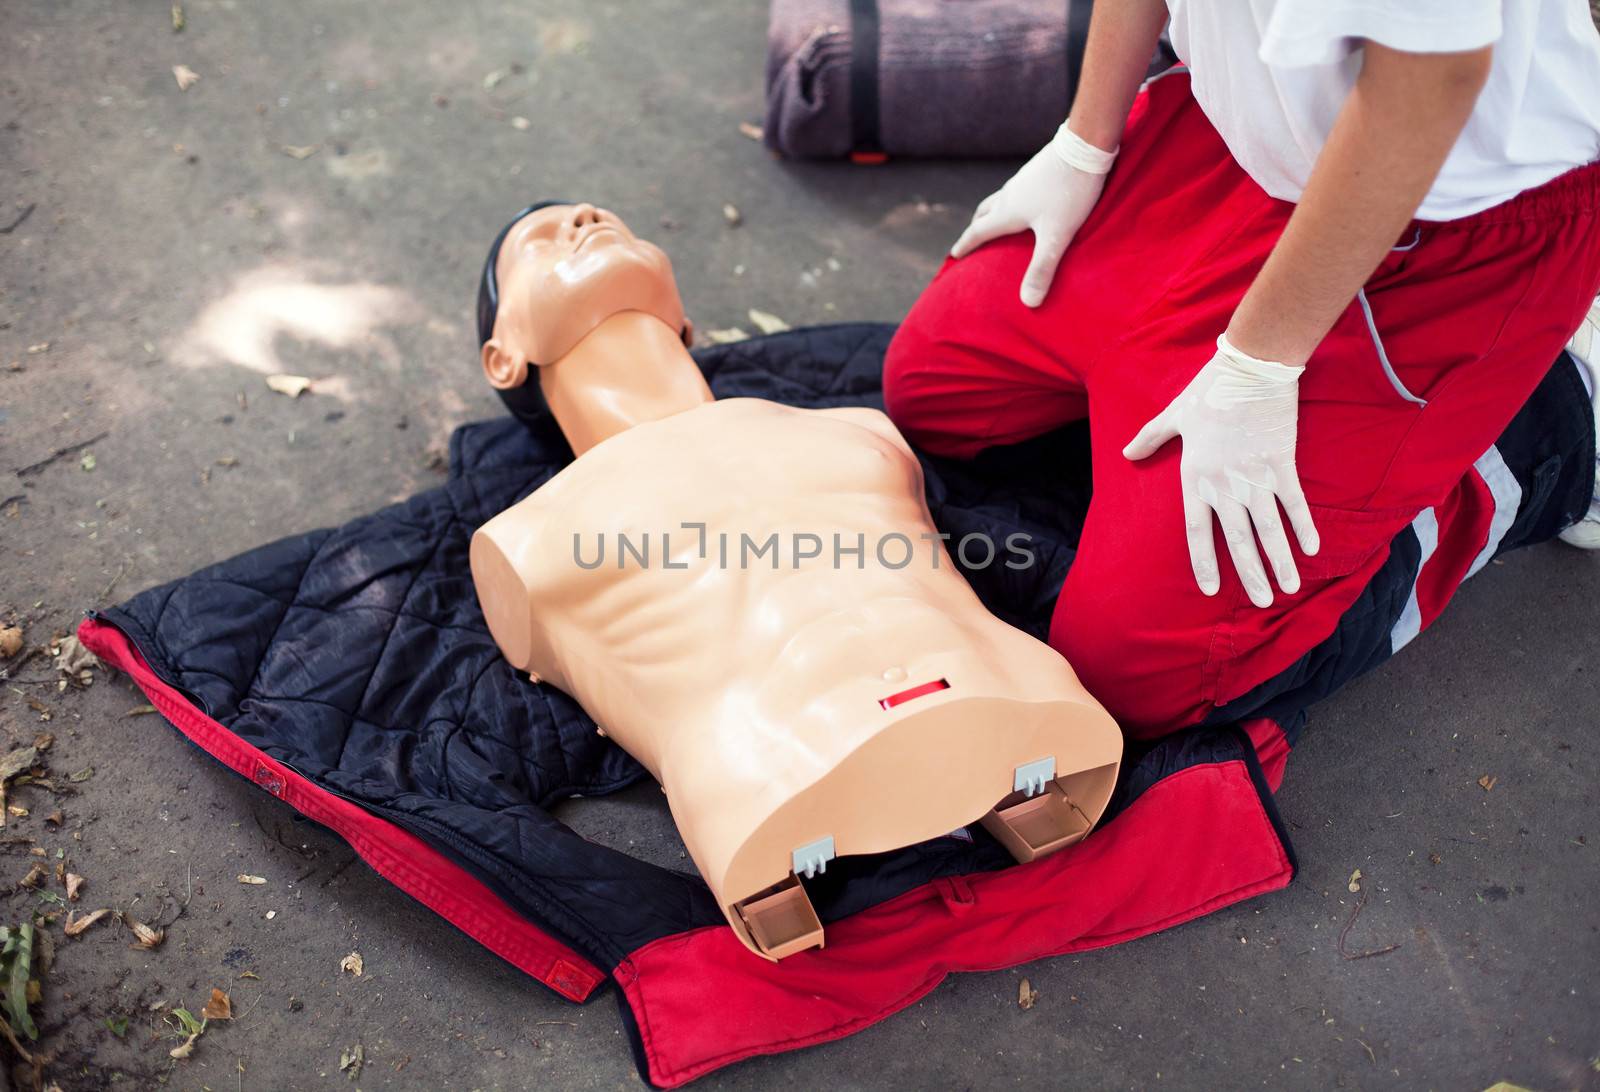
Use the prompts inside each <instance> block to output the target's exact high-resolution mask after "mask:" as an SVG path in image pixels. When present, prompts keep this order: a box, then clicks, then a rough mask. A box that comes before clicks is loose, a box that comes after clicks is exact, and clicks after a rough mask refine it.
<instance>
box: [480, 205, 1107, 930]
mask: <svg viewBox="0 0 1600 1092" xmlns="http://www.w3.org/2000/svg"><path fill="white" fill-rule="evenodd" d="M484 283H485V298H484V299H483V300H480V333H481V334H482V336H483V338H484V340H483V347H482V360H483V368H484V372H485V374H486V375H487V377H488V379H489V381H490V383H491V384H493V385H494V386H495V387H496V388H497V389H498V390H499V391H500V392H501V394H502V396H503V397H505V398H506V401H507V403H508V405H511V406H512V407H513V409H519V408H524V409H525V408H526V407H527V406H528V405H529V404H530V401H531V402H537V401H539V400H542V401H543V403H544V404H545V405H548V407H549V409H550V411H551V413H552V414H553V415H554V417H555V420H556V422H557V423H558V424H559V426H560V428H561V430H562V432H563V433H564V434H565V436H566V437H567V439H568V441H569V442H570V443H571V445H572V449H573V451H574V452H575V454H576V455H577V458H576V459H575V460H574V461H573V462H572V463H571V465H569V466H568V467H567V468H566V469H564V470H562V471H561V472H560V473H559V474H557V475H555V476H554V477H552V478H551V479H550V480H549V481H548V482H546V483H545V484H544V485H542V486H540V487H539V488H538V489H537V490H535V491H534V492H533V493H532V494H531V495H529V496H528V497H527V498H525V499H524V500H522V501H520V502H519V503H517V504H516V505H514V506H513V507H511V508H509V509H507V510H506V511H504V512H502V513H500V514H499V515H498V516H496V517H495V518H493V519H491V520H490V521H489V522H488V523H486V524H484V525H483V527H481V528H480V529H479V530H478V531H477V533H476V534H475V535H474V536H473V539H472V548H471V567H472V579H473V583H474V585H475V587H476V590H477V595H478V599H479V602H480V603H481V605H482V607H483V612H484V616H485V618H486V619H487V620H488V625H489V630H490V632H491V634H492V635H493V637H494V640H495V642H496V644H497V645H498V647H499V648H500V650H501V651H502V652H503V653H504V654H505V656H506V657H507V659H508V660H509V661H510V662H511V664H512V665H513V666H514V667H516V668H518V669H519V670H523V671H526V672H527V673H528V675H529V678H530V685H543V686H555V687H559V688H560V689H561V690H563V691H565V692H567V693H568V694H570V695H572V696H573V697H574V698H576V699H577V700H578V701H579V702H580V703H581V704H582V705H583V707H584V709H585V710H587V711H588V713H589V714H590V715H591V716H592V717H593V718H594V720H595V721H596V723H597V724H598V725H600V731H601V732H603V733H605V734H606V735H608V736H609V737H610V738H611V739H613V740H614V741H615V742H616V743H618V744H619V745H621V746H622V747H623V748H625V749H626V750H627V751H628V753H629V754H631V755H632V756H633V757H634V758H635V759H637V760H638V761H639V762H640V763H641V764H642V765H643V766H645V767H646V768H647V769H648V770H649V771H650V773H651V774H653V775H654V776H655V778H656V779H657V780H658V781H659V782H660V783H661V787H662V789H663V791H664V792H666V793H667V800H668V803H669V805H670V807H671V810H672V815H673V818H674V820H675V821H676V823H677V825H678V830H679V832H680V834H681V835H682V837H683V841H684V845H685V847H686V848H687V849H688V851H689V855H690V857H691V858H692V859H693V860H694V863H695V865H696V867H697V868H698V869H699V871H700V874H701V876H702V877H704V879H705V882H706V883H707V884H708V885H709V887H710V889H711V891H712V893H713V894H714V895H715V897H716V899H717V903H718V905H719V906H720V907H721V908H722V911H723V913H724V914H725V915H726V917H727V919H728V923H729V924H730V925H731V926H732V927H733V930H734V932H735V933H736V934H737V935H738V936H739V938H740V940H741V941H743V943H744V944H745V945H746V946H747V947H749V948H751V949H752V950H753V951H755V952H757V953H759V954H761V955H763V956H766V957H767V958H770V959H780V958H783V957H784V956H788V955H791V954H793V953H795V952H799V951H803V950H805V949H807V948H811V947H818V946H821V944H822V943H823V928H822V925H821V923H820V922H819V921H818V918H817V916H816V913H815V911H814V909H813V908H812V905H811V903H810V901H809V899H808V898H807V896H806V893H805V888H804V886H803V884H802V882H801V878H802V877H807V876H811V875H814V874H816V873H817V872H819V871H825V870H826V868H827V863H828V861H829V860H831V859H833V858H835V857H842V856H846V855H856V854H872V853H881V852H885V851H888V850H893V849H898V848H900V847H903V846H908V845H913V844H915V843H918V842H922V841H926V840H928V839H931V838H936V837H939V836H941V835H945V834H948V833H950V832H951V831H955V830H958V829H960V828H962V827H965V826H967V825H968V824H970V823H973V822H977V821H981V822H982V824H983V826H984V827H985V829H987V830H988V831H989V832H990V833H991V834H992V835H993V836H994V837H996V838H997V839H998V840H999V841H1000V842H1001V843H1002V844H1003V845H1005V847H1006V848H1007V849H1008V850H1010V851H1011V853H1012V854H1013V855H1014V856H1015V857H1016V858H1017V859H1018V860H1020V861H1027V860H1032V859H1034V858H1036V857H1039V856H1042V855H1044V854H1047V853H1050V852H1053V851H1055V850H1058V849H1061V848H1062V847H1064V846H1067V845H1071V844H1072V843H1074V842H1076V841H1078V840H1080V839H1081V838H1083V837H1084V835H1085V834H1087V833H1088V831H1089V830H1090V828H1091V827H1092V826H1093V825H1094V823H1095V821H1096V820H1098V819H1099V817H1100V815H1101V813H1102V812H1103V810H1104V809H1105V806H1106V803H1107V801H1108V799H1109V797H1110V795H1111V791H1112V788H1113V786H1114V784H1115V781H1116V774H1117V767H1118V764H1119V762H1120V761H1121V755H1122V737H1121V734H1120V732H1119V731H1118V728H1117V725H1116V724H1115V723H1114V722H1113V721H1112V719H1111V717H1110V716H1109V715H1108V714H1107V713H1106V711H1105V710H1104V709H1103V708H1102V707H1101V706H1100V704H1099V703H1098V702H1096V701H1095V700H1094V698H1092V697H1091V696H1090V695H1089V694H1088V692H1087V691H1085V690H1084V689H1083V687H1082V686H1080V685H1079V683H1078V680H1077V677H1076V676H1075V675H1074V674H1073V671H1072V668H1071V667H1070V666H1069V665H1068V664H1067V662H1066V661H1065V660H1063V659H1062V658H1061V656H1060V655H1059V654H1058V653H1056V652H1055V651H1053V650H1052V649H1050V648H1049V647H1048V646H1046V645H1045V644H1043V643H1042V642H1040V641H1038V640H1036V639H1034V638H1033V637H1030V636H1028V635H1027V634H1025V633H1023V632H1022V631H1020V630H1018V629H1015V628H1013V627H1011V626H1009V625H1006V624H1005V623H1003V622H1001V621H1000V620H999V619H997V618H995V617H994V616H992V615H991V614H990V613H989V612H988V611H987V610H986V609H985V608H984V606H983V605H982V603H981V602H980V601H979V600H978V598H977V596H976V595H975V594H974V592H973V591H972V589H971V588H970V587H969V586H968V584H967V582H966V580H965V579H964V578H963V577H962V576H961V574H960V572H959V571H958V570H957V569H956V568H955V566H954V564H953V562H952V560H951V558H950V555H949V553H948V551H947V550H946V549H945V547H944V546H943V544H942V542H941V540H940V538H939V536H938V532H937V530H936V528H935V526H934V524H933V521H932V518H931V516H930V514H929V511H928V506H927V503H926V501H925V499H924V496H923V481H922V472H921V468H920V466H919V464H918V463H917V460H916V458H915V456H914V455H913V454H912V452H911V450H910V448H909V447H908V446H907V445H906V441H905V440H904V439H903V438H902V437H901V435H900V433H899V432H898V431H897V430H896V429H895V427H894V426H893V425H892V424H890V422H889V419H888V418H887V417H885V416H884V415H883V414H882V413H879V412H877V411H876V410H870V409H865V408H854V407H853V408H844V409H824V410H803V409H796V408H793V407H789V406H784V405H781V404H778V403H775V402H768V401H764V400H761V399H752V398H734V399H725V400H722V401H716V400H714V399H713V397H712V394H711V392H710V389H709V388H708V387H707V385H706V382H705V379H704V378H703V376H702V375H701V372H700V370H699V368H698V367H697V366H696V364H695V362H694V360H693V358H692V357H691V356H690V355H689V352H688V349H687V344H688V341H689V339H690V336H691V333H690V326H689V323H688V322H687V320H686V319H685V317H684V313H683V305H682V303H681V301H680V299H679V295H678V290H677V285H676V283H675V282H674V280H673V276H672V267H671V264H670V262H669V261H668V260H667V257H666V255H665V254H664V253H662V251H661V250H660V249H658V248H657V247H655V246H654V245H652V244H651V243H649V242H646V241H644V240H641V239H639V238H637V237H636V236H634V235H633V233H632V232H631V231H629V230H628V227H627V225H625V224H624V223H623V222H622V221H621V220H620V219H618V218H617V217H616V216H615V215H613V214H612V213H610V212H607V211H604V210H600V209H596V208H594V207H593V206H590V205H584V204H547V205H544V206H535V207H534V209H533V210H531V211H528V212H526V213H524V214H523V215H521V216H520V217H519V219H517V220H516V221H514V222H513V224H512V225H511V227H510V228H509V229H508V230H507V231H506V232H505V233H503V235H502V238H501V240H500V241H498V242H497V244H496V249H495V250H494V251H491V254H490V257H489V265H488V268H487V269H486V271H485V282H484ZM1003 552H1004V551H1003V548H1002V553H1003ZM995 563H997V564H998V563H1002V562H1001V561H1000V560H998V559H996V561H995Z"/></svg>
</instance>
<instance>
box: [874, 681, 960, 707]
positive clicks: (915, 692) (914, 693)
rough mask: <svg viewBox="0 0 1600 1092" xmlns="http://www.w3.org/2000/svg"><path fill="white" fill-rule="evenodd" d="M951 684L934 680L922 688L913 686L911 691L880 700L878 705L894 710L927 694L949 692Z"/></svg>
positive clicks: (924, 684) (903, 691)
mask: <svg viewBox="0 0 1600 1092" xmlns="http://www.w3.org/2000/svg"><path fill="white" fill-rule="evenodd" d="M949 689H950V684H949V683H947V682H945V681H944V680H943V679H934V680H933V681H932V682H925V683H923V684H922V685H920V686H913V687H912V688H911V689H909V690H902V691H900V693H898V694H890V695H889V696H888V697H887V698H879V699H878V704H879V705H881V706H883V707H884V708H885V709H893V708H894V707H895V706H897V705H904V704H905V703H906V702H908V701H911V700H912V699H913V698H920V697H923V696H924V695H926V694H937V693H938V692H939V691H941V690H949Z"/></svg>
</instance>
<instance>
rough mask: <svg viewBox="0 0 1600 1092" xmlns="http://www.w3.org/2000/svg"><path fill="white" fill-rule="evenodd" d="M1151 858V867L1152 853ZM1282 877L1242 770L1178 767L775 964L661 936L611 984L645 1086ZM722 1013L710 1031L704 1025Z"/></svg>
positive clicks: (1136, 930)
mask: <svg viewBox="0 0 1600 1092" xmlns="http://www.w3.org/2000/svg"><path fill="white" fill-rule="evenodd" d="M1154 846H1160V855H1159V860H1157V859H1156V858H1155V857H1154V856H1153V852H1154V851H1153V847H1154ZM1293 875H1294V866H1293V862H1292V860H1291V858H1290V856H1289V853H1288V851H1287V850H1286V848H1285V846H1284V845H1283V842H1282V840H1281V839H1280V837H1279V834H1278V830H1277V827H1276V825H1275V823H1274V821H1273V818H1272V816H1271V815H1270V814H1269V813H1268V810H1267V804H1266V803H1265V802H1264V801H1263V800H1262V798H1261V794H1260V792H1259V791H1258V789H1257V787H1256V783H1255V781H1254V779H1253V778H1252V777H1251V773H1250V769H1249V767H1248V766H1247V765H1246V763H1245V762H1244V761H1242V760H1229V761H1225V762H1218V763H1208V764H1203V765H1198V766H1193V767H1190V768H1189V769H1186V770H1182V771H1180V772H1178V773H1175V774H1172V775H1170V776H1169V777H1167V778H1165V779H1163V780H1162V781H1160V782H1158V783H1157V784H1156V785H1154V786H1152V787H1151V788H1150V789H1148V790H1146V791H1145V793H1144V794H1143V795H1141V796H1140V798H1139V799H1138V800H1137V801H1135V802H1134V803H1133V804H1132V805H1131V806H1130V807H1129V808H1128V810H1127V811H1125V812H1124V813H1122V814H1121V815H1120V816H1118V818H1117V819H1116V822H1115V824H1114V826H1111V827H1108V828H1106V830H1105V831H1104V832H1102V834H1101V836H1100V837H1091V838H1089V839H1086V840H1085V841H1083V842H1081V843H1079V844H1078V845H1077V846H1074V847H1072V848H1071V849H1068V850H1065V851H1063V852H1061V853H1058V854H1055V855H1053V856H1051V857H1048V858H1046V859H1044V860H1042V861H1036V862H1034V863H1033V864H1029V865H1021V866H1018V867H1016V868H1010V869H1005V870H1003V871H1000V872H990V873H981V874H976V875H971V876H966V877H953V878H947V879H942V880H936V881H934V882H933V883H931V884H926V885H924V886H922V887H919V888H917V889H915V890H913V891H908V892H906V893H905V894H904V895H901V896H900V897H898V898H896V899H893V900H890V901H889V902H886V903H883V904H881V905H879V906H876V907H873V908H872V909H870V910H866V911H863V912H861V913H858V914H855V915H852V916H851V917H849V918H846V919H844V920H842V921H838V922H834V923H833V924H831V925H829V926H828V928H827V945H826V947H825V948H823V949H821V950H815V951H810V952H803V953H800V954H799V955H795V956H791V957H789V958H788V959H785V960H783V961H782V962H781V963H778V964H776V965H773V964H770V963H767V962H765V961H763V960H761V959H759V958H758V957H756V956H754V955H752V954H751V953H749V952H748V951H746V950H745V949H744V948H743V947H742V946H741V945H740V944H739V942H738V941H737V940H736V939H735V938H734V936H733V933H732V932H731V931H730V930H728V929H725V928H722V927H720V926H716V927H710V928H706V929H697V930H693V931H691V932H688V933H682V934H679V935H676V936H671V937H664V938H662V939H660V940H656V941H653V942H651V943H650V944H647V945H645V946H644V947H642V948H640V949H638V950H637V951H634V952H631V953H629V955H628V957H627V958H626V959H624V960H623V961H622V962H621V963H620V964H619V965H618V966H617V967H616V968H615V969H614V970H613V971H612V976H613V977H614V978H615V979H616V980H617V982H618V984H619V986H620V987H621V989H622V991H623V995H624V997H625V998H626V999H627V1002H628V1005H629V1007H630V1008H631V1009H632V1011H633V1015H634V1018H635V1022H636V1024H637V1026H638V1034H639V1048H640V1051H641V1053H642V1057H643V1061H644V1064H645V1066H646V1067H647V1075H648V1077H649V1079H650V1081H651V1082H652V1083H654V1084H656V1085H658V1086H660V1087H665V1088H674V1087H678V1086H680V1085H683V1084H687V1083H688V1082H690V1081H692V1080H695V1079H696V1078H698V1077H702V1076H704V1075H706V1074H707V1073H710V1072H711V1071H713V1070H715V1069H719V1068H721V1067H722V1066H725V1065H729V1064H731V1063H733V1062H737V1061H741V1060H743V1059H746V1058H751V1057H755V1056H757V1055H761V1054H774V1053H778V1052H781V1051H786V1050H794V1049H798V1048H800V1047H806V1046H812V1045H815V1044H818V1043H824V1042H829V1041H831V1040H834V1039H840V1038H843V1037H845V1036H847V1035H851V1034H853V1033H855V1032H857V1031H860V1030H861V1029H862V1028H865V1027H867V1026H868V1025H870V1024H873V1023H876V1022H877V1021H879V1020H881V1019H883V1018H884V1017H886V1016H889V1015H891V1014H892V1013H895V1012H898V1011H899V1010H901V1009H903V1008H905V1007H906V1006H908V1005H911V1004H913V1003H915V1002H916V1001H917V1000H919V999H920V998H922V997H923V996H925V995H926V994H927V993H928V992H929V991H930V990H932V989H933V988H934V987H935V986H937V985H938V984H939V983H940V982H941V981H942V980H943V979H944V978H945V976H946V975H948V974H950V973H953V972H958V971H981V970H994V969H998V968H1003V967H1011V966H1015V965H1017V964H1019V963H1024V962H1028V961H1030V960H1034V959H1041V958H1045V957H1049V956H1056V955H1062V954H1066V953H1070V952H1081V951H1085V950H1088V949H1092V948H1100V947H1106V946H1108V945H1112V944H1118V943H1121V942H1123V941H1127V940H1132V939H1135V938H1137V937H1140V936H1144V935H1147V934H1149V933H1153V932H1157V931H1159V930H1162V929H1167V928H1171V927H1173V926H1176V925H1180V924H1182V923H1183V922H1186V921H1190V920H1192V919H1194V918H1197V917H1201V916H1203V915H1205V914H1209V913H1211V912H1213V911H1215V910H1218V909H1221V908H1222V907H1224V906H1227V905H1230V904H1232V903H1235V902H1239V901H1241V900H1243V899H1247V898H1251V897H1253V896H1256V895H1259V894H1263V893H1265V892H1268V891H1274V890H1277V889H1279V888H1282V887H1284V886H1286V885H1287V884H1288V883H1289V881H1290V880H1291V879H1292V878H1293ZM709 1012H715V1013H717V1014H718V1016H717V1018H716V1019H714V1020H706V1019H705V1018H704V1017H705V1014H706V1013H709Z"/></svg>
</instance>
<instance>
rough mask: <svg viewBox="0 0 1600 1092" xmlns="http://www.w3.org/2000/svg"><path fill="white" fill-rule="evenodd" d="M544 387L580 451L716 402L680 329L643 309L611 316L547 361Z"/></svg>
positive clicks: (565, 431) (559, 420)
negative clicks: (562, 354) (645, 424)
mask: <svg viewBox="0 0 1600 1092" xmlns="http://www.w3.org/2000/svg"><path fill="white" fill-rule="evenodd" d="M539 389H540V390H541V391H542V392H543V394H544V398H545V401H546V402H547V403H549V405H550V412H551V413H553V414H554V415H555V418H556V423H557V424H559V425H560V426H561V431H562V433H563V434H564V435H565V436H566V438H567V442H568V443H570V444H571V445H572V451H573V454H575V455H582V454H583V453H584V452H585V451H587V450H589V449H590V448H591V447H593V446H594V445H596V444H598V443H599V442H600V441H602V440H604V439H606V438H608V437H610V436H614V435H616V434H617V433H619V432H622V431H623V430H624V429H629V428H632V427H633V426H634V425H637V424H641V423H643V422H645V421H657V420H660V419H661V418H663V417H670V416H672V415H673V414H675V413H681V412H683V411H684V410H686V409H693V408H694V407H696V406H699V405H704V404H705V403H707V402H710V401H711V400H712V396H711V389H710V388H709V387H707V386H706V381H705V377H704V376H703V375H702V374H701V373H700V368H699V366H698V365H697V364H695V362H694V358H693V357H691V356H690V355H689V350H688V349H687V348H685V347H684V344H683V339H682V338H681V336H680V335H679V332H678V331H677V330H674V329H672V328H671V327H670V326H668V325H667V324H666V323H664V322H662V321H661V320H660V319H658V318H656V317H655V316H654V315H650V314H646V313H645V312H643V311H620V312H618V313H617V314H615V315H612V316H611V317H610V318H608V319H606V320H605V321H604V322H602V323H601V324H600V325H599V326H596V327H595V328H594V329H593V330H591V331H590V332H589V333H588V334H586V335H585V336H584V338H583V340H582V341H580V342H578V344H576V345H574V346H573V347H572V349H571V350H569V351H568V352H567V354H566V355H565V356H563V357H561V358H560V359H559V360H557V361H555V362H554V363H553V364H546V365H544V366H543V367H541V368H540V369H539Z"/></svg>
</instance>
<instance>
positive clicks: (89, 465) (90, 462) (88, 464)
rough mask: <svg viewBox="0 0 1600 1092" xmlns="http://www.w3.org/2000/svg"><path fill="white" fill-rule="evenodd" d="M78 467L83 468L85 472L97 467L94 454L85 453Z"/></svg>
mask: <svg viewBox="0 0 1600 1092" xmlns="http://www.w3.org/2000/svg"><path fill="white" fill-rule="evenodd" d="M78 465H79V466H81V467H83V469H85V470H93V469H94V467H95V458H94V452H92V451H85V452H84V453H83V458H81V459H79V460H78Z"/></svg>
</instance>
